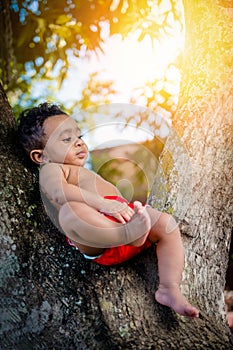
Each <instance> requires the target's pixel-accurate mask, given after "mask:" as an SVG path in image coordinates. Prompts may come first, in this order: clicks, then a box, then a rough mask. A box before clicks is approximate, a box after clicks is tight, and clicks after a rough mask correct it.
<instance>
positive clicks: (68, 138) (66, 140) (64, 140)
mask: <svg viewBox="0 0 233 350" xmlns="http://www.w3.org/2000/svg"><path fill="white" fill-rule="evenodd" d="M62 141H63V142H65V143H68V142H70V141H71V137H66V138H65V139H63V140H62Z"/></svg>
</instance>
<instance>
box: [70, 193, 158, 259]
mask: <svg viewBox="0 0 233 350" xmlns="http://www.w3.org/2000/svg"><path fill="white" fill-rule="evenodd" d="M104 198H106V199H112V200H117V201H119V202H122V203H127V204H128V206H129V207H131V208H132V209H134V205H133V204H132V203H129V202H128V201H127V200H126V199H124V198H122V197H119V196H105V197H104ZM104 215H105V216H106V217H107V218H108V219H110V220H112V221H115V222H119V221H118V220H117V219H116V218H114V217H113V216H110V215H107V214H104ZM66 238H67V239H66V241H67V243H68V244H69V245H73V246H75V244H74V243H72V241H70V239H69V238H68V237H66ZM151 244H152V243H151V242H150V241H149V239H147V240H146V242H145V243H144V244H143V245H142V246H140V247H135V246H132V245H120V246H118V247H112V248H106V249H105V251H104V252H103V254H102V255H101V256H100V257H98V258H95V259H92V261H94V262H96V263H97V264H100V265H117V264H121V263H123V262H124V261H126V260H129V259H131V258H133V257H135V256H136V255H138V254H140V253H141V252H142V251H143V250H145V249H147V248H149V247H150V246H151Z"/></svg>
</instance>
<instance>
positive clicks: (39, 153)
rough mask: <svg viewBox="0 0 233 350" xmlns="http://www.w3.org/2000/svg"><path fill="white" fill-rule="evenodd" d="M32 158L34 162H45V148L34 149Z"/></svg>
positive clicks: (39, 163)
mask: <svg viewBox="0 0 233 350" xmlns="http://www.w3.org/2000/svg"><path fill="white" fill-rule="evenodd" d="M30 158H31V160H32V161H33V162H34V163H36V164H38V165H41V164H42V163H43V162H44V157H43V150H42V149H33V150H32V151H31V152H30Z"/></svg>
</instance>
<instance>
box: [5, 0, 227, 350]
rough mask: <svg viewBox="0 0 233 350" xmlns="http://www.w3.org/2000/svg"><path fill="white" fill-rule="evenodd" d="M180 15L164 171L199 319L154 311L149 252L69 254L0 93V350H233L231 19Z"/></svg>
mask: <svg viewBox="0 0 233 350" xmlns="http://www.w3.org/2000/svg"><path fill="white" fill-rule="evenodd" d="M225 3H226V2H224V4H225ZM184 5H185V16H186V29H187V39H186V51H185V52H186V54H185V57H184V62H183V70H182V71H183V76H182V86H181V97H180V103H179V108H178V111H177V114H176V117H175V121H174V122H175V124H174V126H175V129H176V134H175V133H173V135H172V137H171V138H170V140H169V141H168V143H167V145H166V150H167V151H166V150H165V151H164V155H163V157H162V159H161V166H162V167H165V165H166V164H167V162H168V158H169V159H170V158H171V156H172V166H173V167H172V171H171V172H168V171H167V173H166V174H167V179H168V180H167V184H168V187H169V188H170V189H171V191H170V192H169V193H170V194H169V197H168V200H167V202H169V203H170V204H169V205H170V206H171V208H173V210H174V213H175V215H176V216H177V218H178V219H179V220H180V222H181V228H182V233H183V237H184V242H185V247H186V256H187V260H186V265H185V273H184V280H183V290H184V292H185V294H186V296H187V297H188V298H189V299H190V300H191V301H192V302H194V303H195V304H196V305H197V306H199V307H200V308H201V317H200V318H199V319H195V320H189V319H186V318H183V317H180V316H178V315H176V314H174V313H173V312H172V311H171V310H170V309H169V308H166V307H163V306H161V305H159V304H157V303H156V302H155V300H154V291H155V289H156V286H157V283H158V278H157V263H156V254H155V251H154V248H153V247H152V248H151V249H149V250H148V251H145V252H144V253H143V254H142V255H141V256H139V257H137V258H135V259H133V260H131V261H129V262H127V263H125V264H123V265H121V266H117V267H101V266H98V265H95V264H93V263H91V262H89V261H86V260H84V258H82V256H81V255H80V254H79V253H78V252H77V251H76V250H75V249H73V248H71V247H68V246H67V245H66V244H65V240H64V238H63V237H61V235H60V233H59V232H58V231H57V230H56V229H55V228H54V227H53V225H52V224H51V223H50V221H49V219H48V218H47V216H46V213H45V211H44V208H43V206H42V204H41V200H40V196H39V188H38V183H37V176H36V175H35V173H34V172H33V170H32V169H30V168H29V167H28V166H25V165H24V163H22V155H18V152H17V148H16V147H15V122H14V118H13V115H12V112H11V109H10V106H9V105H8V102H7V99H6V96H5V94H4V92H3V89H2V87H1V88H0V103H1V104H0V105H1V109H0V113H1V130H0V132H1V143H0V147H1V153H0V156H1V163H0V174H1V189H0V191H1V208H0V218H1V219H0V222H1V240H0V251H1V255H0V259H1V270H0V272H1V276H0V277H1V278H0V283H1V313H0V320H1V349H33V350H35V349H40V350H41V349H65V350H66V349H67V350H68V349H69V350H70V349H85V350H86V349H91V350H92V349H140V350H141V349H161V350H164V349H207V348H208V349H232V347H233V342H232V338H231V335H230V332H229V329H228V327H227V325H226V321H225V315H224V300H223V289H224V278H225V273H226V264H227V257H228V248H229V241H230V229H231V226H232V202H231V199H232V173H231V171H232V169H231V162H232V149H231V147H232V137H231V136H232V135H231V132H232V130H231V118H232V95H231V94H230V90H231V89H232V71H231V69H232V68H231V64H230V61H229V60H230V58H231V57H232V53H231V55H230V50H231V46H232V45H231V44H232V41H231V34H232V33H231V32H230V23H231V22H232V9H231V10H230V9H228V8H227V7H224V6H221V3H220V2H219V1H212V2H211V1H209V2H207V3H206V2H205V3H204V2H203V1H195V2H190V1H189V2H188V4H187V3H186V1H185V3H184ZM213 18H214V20H215V21H214V22H213ZM214 24H215V25H214ZM222 47H223V48H224V50H222ZM220 57H221V59H220ZM212 83H214V85H212ZM177 135H179V136H177ZM180 146H182V147H180ZM184 147H187V150H188V152H187V151H185V152H184ZM180 159H182V160H187V162H185V161H182V162H181V161H180ZM187 164H188V165H190V164H191V166H192V169H191V170H192V171H191V172H190V169H189V168H187ZM180 167H181V168H180ZM168 168H169V167H168ZM184 169H185V170H186V171H187V172H188V175H189V176H191V179H192V188H191V194H192V196H191V197H190V198H189V199H188V204H189V205H188V206H187V203H186V202H185V203H183V201H180V198H186V197H185V194H186V190H187V191H188V192H187V193H188V194H189V193H190V188H187V186H183V187H184V191H183V188H182V187H181V184H183V183H185V184H190V182H189V179H190V177H189V176H188V177H187V176H185V174H184V172H183V170H184ZM177 173H178V175H179V176H177ZM187 178H188V182H187ZM183 181H184V182H183ZM180 194H182V195H181V196H180ZM153 201H154V197H153V196H151V202H153ZM166 205H167V204H166ZM180 208H181V210H180ZM186 210H187V212H186Z"/></svg>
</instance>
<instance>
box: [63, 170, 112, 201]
mask: <svg viewBox="0 0 233 350" xmlns="http://www.w3.org/2000/svg"><path fill="white" fill-rule="evenodd" d="M63 171H64V174H65V177H66V181H67V182H68V183H69V184H72V185H77V186H79V187H80V188H82V189H85V190H87V191H91V192H98V193H99V194H101V195H107V194H109V192H110V194H111V193H112V191H113V190H114V193H115V186H113V185H112V184H111V183H109V182H107V181H105V180H104V179H103V178H102V177H100V176H99V175H98V174H96V173H94V172H92V171H90V170H88V169H85V168H82V167H76V166H70V167H64V168H63Z"/></svg>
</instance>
